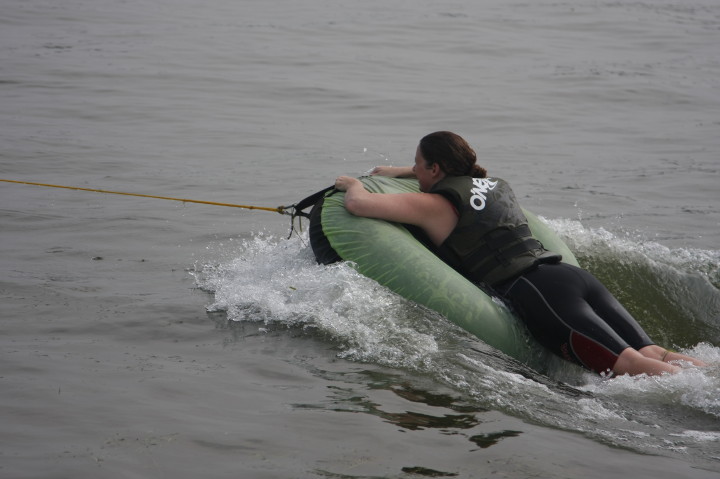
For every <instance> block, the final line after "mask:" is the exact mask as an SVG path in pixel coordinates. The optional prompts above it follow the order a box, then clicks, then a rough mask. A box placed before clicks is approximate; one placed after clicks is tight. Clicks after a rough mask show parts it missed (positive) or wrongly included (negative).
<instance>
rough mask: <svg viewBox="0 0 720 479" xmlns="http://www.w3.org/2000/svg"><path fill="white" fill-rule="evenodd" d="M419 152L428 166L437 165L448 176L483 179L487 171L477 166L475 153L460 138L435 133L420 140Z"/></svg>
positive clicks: (439, 132) (447, 133)
mask: <svg viewBox="0 0 720 479" xmlns="http://www.w3.org/2000/svg"><path fill="white" fill-rule="evenodd" d="M420 152H421V153H422V156H423V158H424V159H425V162H426V163H427V164H428V166H432V165H433V164H434V163H437V164H438V166H440V169H441V170H442V171H443V172H445V174H446V175H448V176H472V177H474V178H485V177H486V176H487V170H485V168H483V167H482V166H480V165H478V164H477V157H476V156H475V151H474V150H473V149H472V148H471V147H470V145H468V143H467V141H465V140H464V139H463V138H462V137H461V136H459V135H456V134H455V133H452V132H450V131H436V132H435V133H430V134H429V135H427V136H425V137H424V138H423V139H422V140H420Z"/></svg>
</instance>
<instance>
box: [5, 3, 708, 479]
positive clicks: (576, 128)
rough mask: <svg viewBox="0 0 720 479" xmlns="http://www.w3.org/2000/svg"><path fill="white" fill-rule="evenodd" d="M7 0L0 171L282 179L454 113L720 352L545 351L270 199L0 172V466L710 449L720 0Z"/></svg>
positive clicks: (163, 182)
mask: <svg viewBox="0 0 720 479" xmlns="http://www.w3.org/2000/svg"><path fill="white" fill-rule="evenodd" d="M0 12H1V13H0V178H3V179H10V180H20V181H31V182H41V183H50V184H57V185H70V186H78V187H85V188H101V189H105V190H116V191H130V192H135V193H143V194H151V195H160V196H172V197H181V198H191V199H198V200H207V201H219V202H225V203H240V204H245V205H257V206H270V207H274V206H278V205H287V204H291V203H293V202H296V201H298V200H299V199H301V198H303V197H304V196H306V195H308V194H310V193H312V192H314V191H316V190H319V189H321V188H323V187H325V186H328V185H329V184H331V183H332V181H333V179H334V178H335V177H336V176H338V175H340V174H352V175H360V174H362V173H364V172H366V171H367V170H369V169H370V168H372V167H373V166H375V165H378V164H395V165H405V164H410V163H411V162H412V159H413V155H414V150H415V145H416V144H417V141H418V140H419V138H420V137H422V136H423V135H424V134H426V133H428V132H431V131H435V130H439V129H448V130H453V131H456V132H457V133H459V134H461V135H463V136H465V137H466V138H467V139H468V140H469V141H470V143H471V144H472V145H473V146H474V147H475V149H476V151H477V153H478V157H479V158H480V161H481V163H482V164H483V165H484V166H486V167H487V168H488V170H489V171H490V173H491V174H493V175H495V176H501V177H503V178H506V179H507V180H509V181H510V182H511V184H513V186H514V188H515V190H516V193H517V194H518V196H519V197H520V199H521V201H522V202H523V205H524V206H526V207H527V208H529V209H531V210H532V211H534V212H535V213H538V214H540V215H542V216H543V217H544V218H546V219H547V220H548V222H549V223H550V224H551V226H553V227H554V228H555V229H556V230H557V231H558V233H559V234H560V235H561V236H562V237H563V239H565V241H566V242H567V243H568V245H569V246H570V247H571V249H573V251H574V252H575V253H576V254H577V256H578V258H579V260H580V262H581V263H582V264H583V265H584V266H586V267H587V268H589V269H590V270H591V271H593V272H594V273H595V274H597V275H598V276H599V277H601V279H603V281H605V282H606V283H607V284H608V286H609V287H610V288H611V289H612V290H613V292H614V293H615V294H616V295H618V297H620V298H621V299H622V300H623V302H624V303H625V304H626V305H627V306H628V308H629V309H630V310H631V311H632V312H633V313H634V314H635V315H636V316H637V317H638V320H639V321H640V322H641V323H642V325H643V326H644V327H645V328H646V329H647V330H648V331H649V332H650V334H651V335H652V336H653V337H654V338H655V339H656V340H657V341H658V342H659V343H661V344H663V345H665V346H670V347H675V348H677V349H680V350H684V351H687V352H690V353H692V354H695V355H697V356H699V357H701V358H703V359H705V360H707V361H709V362H710V363H712V365H711V366H710V367H709V368H707V369H705V370H693V369H688V370H686V371H683V373H681V374H680V375H678V376H675V377H671V378H635V379H630V378H618V379H613V380H601V379H599V378H596V377H594V376H592V375H590V374H588V373H585V372H583V371H581V370H578V369H576V368H574V367H572V366H570V365H567V364H563V363H560V362H557V361H554V360H552V359H550V360H549V361H548V363H547V366H546V367H545V368H542V370H537V369H536V370H532V369H529V368H527V367H526V366H523V365H520V364H516V363H515V362H513V361H512V360H510V359H508V358H506V357H504V356H502V355H500V354H498V353H496V352H494V351H492V350H489V348H487V347H486V346H485V345H483V344H482V343H481V342H480V341H478V340H477V339H475V338H473V337H471V336H469V335H467V334H466V333H464V332H463V331H461V330H458V329H457V328H455V327H453V326H452V325H451V324H449V323H448V322H447V321H445V320H444V319H443V318H441V317H438V316H437V315H435V314H433V313H432V312H429V311H426V310H423V309H421V308H418V307H417V306H416V305H414V304H411V303H408V302H406V301H404V300H403V299H402V298H398V297H396V296H394V295H392V294H391V293H389V292H388V291H386V290H384V289H383V288H381V287H379V286H378V285H377V284H375V283H373V282H372V281H369V280H367V279H366V278H363V277H361V276H359V275H358V274H357V273H355V272H354V271H353V270H352V268H350V267H349V266H348V265H335V266H332V267H322V266H318V265H316V264H315V263H314V261H313V258H312V253H311V251H310V249H309V246H308V244H307V238H306V237H305V236H303V235H300V236H298V235H296V236H293V238H291V239H290V240H287V239H286V236H287V234H288V231H289V220H288V218H287V217H285V216H280V215H277V214H276V213H270V212H258V211H248V210H243V209H231V208H224V207H219V206H203V205H193V204H183V203H180V202H170V201H163V200H155V199H147V198H145V199H143V198H131V197H121V196H113V195H104V194H99V193H90V192H80V191H71V190H64V189H56V188H49V187H38V186H29V185H17V184H10V183H0V201H1V203H0V215H1V218H2V220H1V223H0V224H1V225H2V226H1V228H0V238H1V241H0V248H2V249H1V254H0V265H1V266H2V271H3V277H2V279H1V280H0V291H2V305H1V306H0V312H1V313H2V316H1V322H0V328H2V329H1V331H2V336H1V338H2V339H0V341H2V350H1V351H2V352H1V354H2V356H1V358H2V359H1V360H0V401H1V407H0V421H1V423H2V425H3V426H2V432H1V433H0V477H9V478H10V477H12V478H30V477H33V478H34V477H91V476H92V477H98V476H101V477H123V478H124V477H230V476H232V477H253V478H255V477H257V478H271V477H272V478H275V477H277V478H280V477H282V478H285V477H334V478H366V477H388V478H411V477H579V476H583V477H591V478H592V477H598V478H600V477H609V476H612V475H619V474H632V475H633V476H635V477H693V478H696V477H698V478H699V477H718V476H720V369H718V364H720V293H719V292H718V288H719V287H720V270H719V266H718V265H719V264H720V250H719V249H718V246H717V240H718V237H720V208H718V200H719V199H720V194H719V189H718V186H717V185H718V178H719V175H718V170H719V169H720V162H719V160H718V152H719V151H720V56H718V53H717V52H718V46H720V4H718V3H717V2H714V1H710V0H705V1H700V0H689V1H683V2H680V1H675V2H664V1H659V2H624V1H620V2H597V1H586V0H581V1H575V2H568V3H563V2H528V3H520V2H517V3H516V2H505V1H500V0H494V1H490V0H488V1H476V2H470V1H465V0H460V1H455V2H445V3H436V2H427V1H416V2H405V1H395V2H377V1H366V2H349V1H338V2H327V1H321V0H309V1H306V2H289V1H275V2H260V1H230V0H217V1H211V2H190V1H188V0H172V1H171V0H157V1H154V2H140V1H137V0H128V1H124V2H110V1H107V0H96V1H93V2H83V1H81V0H62V1H41V0H23V1H20V0H4V1H3V2H2V10H0Z"/></svg>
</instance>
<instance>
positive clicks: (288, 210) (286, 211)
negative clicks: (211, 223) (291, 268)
mask: <svg viewBox="0 0 720 479" xmlns="http://www.w3.org/2000/svg"><path fill="white" fill-rule="evenodd" d="M0 181H3V182H5V183H16V184H20V185H33V186H45V187H48V188H63V189H66V190H76V191H91V192H93V193H107V194H111V195H123V196H138V197H140V198H155V199H158V200H171V201H181V202H183V203H199V204H203V205H215V206H229V207H232V208H245V209H248V210H261V211H273V212H275V213H280V214H281V215H289V216H290V234H289V235H288V238H290V236H292V234H293V232H294V231H295V218H297V217H304V218H310V215H309V214H308V213H305V212H304V211H303V210H304V209H306V208H308V207H310V206H314V205H315V203H316V202H317V201H318V200H319V199H320V197H322V196H323V195H324V194H325V193H326V192H327V191H329V190H331V189H333V188H334V187H333V186H330V187H328V188H325V189H323V190H321V191H318V192H317V193H315V194H313V195H310V196H308V197H307V198H305V199H303V200H301V201H299V202H297V203H294V204H292V205H288V206H276V207H275V208H272V207H268V206H253V205H236V204H233V203H219V202H217V201H203V200H191V199H188V198H172V197H169V196H156V195H145V194H141V193H126V192H124V191H109V190H99V189H96V188H81V187H79V186H64V185H51V184H48V183H35V182H32V181H17V180H6V179H2V178H0ZM299 230H300V231H302V223H301V222H299Z"/></svg>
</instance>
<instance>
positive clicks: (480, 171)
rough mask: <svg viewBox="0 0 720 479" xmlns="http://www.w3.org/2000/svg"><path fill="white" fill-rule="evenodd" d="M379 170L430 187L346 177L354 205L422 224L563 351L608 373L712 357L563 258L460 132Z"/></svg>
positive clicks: (433, 137)
mask: <svg viewBox="0 0 720 479" xmlns="http://www.w3.org/2000/svg"><path fill="white" fill-rule="evenodd" d="M372 174H377V175H384V176H393V177H415V178H417V180H418V182H419V184H420V191H421V192H420V193H399V194H379V193H369V192H368V191H367V190H365V188H364V186H363V184H362V183H361V182H360V181H358V180H357V179H356V178H352V177H347V176H341V177H339V178H337V180H336V181H335V188H337V189H338V190H340V191H345V192H346V194H345V207H346V208H347V210H348V211H349V212H350V213H352V214H354V215H357V216H365V217H369V218H378V219H383V220H387V221H393V222H398V223H406V224H412V225H415V226H418V227H420V228H421V229H422V230H423V231H424V232H425V233H426V234H427V236H428V238H429V239H430V241H431V242H432V243H433V244H434V245H435V246H436V247H437V251H436V254H438V255H439V256H440V257H441V258H442V259H443V260H444V261H446V262H447V263H448V264H449V265H450V266H452V267H453V268H455V269H456V270H458V271H459V272H460V273H462V274H463V275H464V276H466V277H467V278H468V279H470V280H471V281H473V282H474V283H476V284H480V283H482V284H483V285H487V286H490V287H492V288H493V289H494V290H495V291H497V292H498V294H500V295H501V296H502V297H503V298H505V299H506V300H507V301H509V303H510V304H512V306H513V308H514V309H515V311H516V312H517V314H518V315H519V316H520V318H521V319H522V320H523V321H524V322H525V324H527V326H528V329H529V330H530V332H531V334H532V335H533V336H534V337H535V338H536V339H537V340H538V341H539V342H540V343H541V344H543V345H544V346H545V347H547V348H549V349H551V350H552V351H553V352H554V353H555V354H558V355H559V356H561V357H563V358H565V359H567V360H569V361H573V362H576V363H578V364H580V365H582V366H584V367H586V368H588V369H591V370H594V371H596V372H598V373H600V374H603V375H605V374H642V373H646V374H652V375H656V374H662V373H676V372H678V371H679V370H680V369H681V368H680V367H679V366H678V365H675V364H670V363H671V362H673V361H680V360H682V361H688V362H690V363H692V364H694V365H696V366H704V365H705V364H704V363H703V362H702V361H700V360H698V359H695V358H691V357H689V356H685V355H682V354H679V353H675V352H671V351H668V350H666V349H664V348H661V347H660V346H657V345H655V344H654V343H653V342H652V340H650V338H649V337H648V335H647V334H646V333H645V332H644V331H643V330H642V328H641V327H640V325H639V324H638V323H637V322H636V321H635V319H634V318H633V317H632V316H631V315H630V314H629V313H628V312H627V311H626V310H625V309H624V308H623V307H622V306H621V305H620V303H619V302H618V301H617V300H616V299H615V298H614V297H613V296H612V294H610V292H609V291H608V290H607V289H606V288H605V287H604V286H603V285H602V284H601V283H600V282H599V281H598V280H597V279H596V278H595V277H594V276H592V275H591V274H590V273H588V272H587V271H585V270H583V269H580V268H577V267H575V266H572V265H568V264H566V263H561V262H560V259H561V258H560V256H559V255H557V254H554V253H552V252H550V251H547V250H545V249H544V248H543V246H542V244H541V243H540V242H539V241H537V240H536V239H534V238H533V237H532V235H531V233H530V230H529V228H528V227H527V220H526V218H525V216H524V215H523V213H522V210H521V209H520V206H519V205H518V203H517V201H516V199H515V196H514V194H513V192H512V189H511V188H510V186H509V185H508V184H507V183H506V182H505V181H504V180H502V179H500V178H487V172H486V170H485V169H484V168H482V167H481V166H479V165H478V164H477V163H476V156H475V152H474V151H473V149H472V148H471V147H470V146H469V145H468V144H467V142H465V140H464V139H462V138H461V137H460V136H458V135H456V134H454V133H451V132H447V131H440V132H435V133H431V134H430V135H427V136H426V137H424V138H423V139H422V140H421V141H420V144H419V145H418V147H417V152H416V154H415V165H414V166H412V167H389V166H384V167H377V168H375V169H374V170H373V172H372Z"/></svg>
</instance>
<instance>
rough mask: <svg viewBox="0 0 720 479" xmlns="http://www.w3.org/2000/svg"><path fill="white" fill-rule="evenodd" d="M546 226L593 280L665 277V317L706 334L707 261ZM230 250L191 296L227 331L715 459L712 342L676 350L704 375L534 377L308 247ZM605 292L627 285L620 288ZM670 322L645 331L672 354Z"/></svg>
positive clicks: (716, 362)
mask: <svg viewBox="0 0 720 479" xmlns="http://www.w3.org/2000/svg"><path fill="white" fill-rule="evenodd" d="M549 223H550V224H551V226H553V228H554V229H556V230H557V231H558V232H559V233H560V234H561V236H562V237H563V239H564V240H565V241H566V242H567V243H568V245H569V246H570V247H571V249H573V250H574V251H576V252H577V254H578V257H579V258H580V260H581V262H584V263H588V264H590V265H591V267H592V268H591V269H595V271H593V272H594V273H596V274H597V270H600V275H602V273H603V271H602V268H603V267H607V265H610V264H612V263H621V264H622V265H623V267H624V268H626V270H627V271H630V272H631V273H632V274H631V275H630V277H631V278H637V277H642V276H643V275H648V274H649V275H656V276H657V275H660V276H661V277H662V278H663V280H667V279H668V278H671V279H672V282H673V284H674V285H675V287H677V288H681V289H682V291H683V293H682V294H679V295H678V297H679V298H680V299H681V301H683V303H682V304H680V305H679V306H678V307H677V308H676V311H675V312H674V313H673V314H675V315H676V316H678V317H682V314H683V311H687V310H692V311H695V313H697V314H698V318H699V319H696V320H695V323H693V324H700V325H701V326H702V327H703V328H705V330H706V331H710V332H711V333H712V334H716V332H717V330H718V325H717V323H716V321H717V316H718V315H717V311H718V310H720V309H718V306H717V305H718V304H720V303H718V300H717V298H718V290H717V288H716V287H715V286H713V285H712V284H711V283H712V282H714V281H716V279H712V278H717V266H718V261H717V259H718V255H717V252H712V251H711V252H703V251H694V252H686V253H687V254H685V255H683V254H682V252H675V253H680V254H675V253H673V252H669V251H667V250H664V249H663V248H662V247H661V246H660V245H648V244H638V243H633V242H631V241H627V240H621V239H618V238H616V237H615V236H613V235H612V234H610V233H608V232H606V231H588V230H586V229H584V228H582V227H581V226H580V225H579V224H578V223H577V222H567V221H551V222H549ZM239 243H240V244H239V246H237V247H233V248H231V249H230V250H228V249H225V250H224V251H222V254H223V255H224V257H225V259H223V260H220V261H218V262H215V263H211V264H210V263H209V264H203V265H199V266H198V267H197V271H196V272H195V277H196V282H197V284H198V286H199V287H200V288H202V289H204V290H207V291H210V292H212V293H213V294H214V302H213V303H212V304H211V305H210V306H209V307H208V310H209V311H225V312H226V314H227V317H228V319H229V320H231V321H256V322H257V321H260V322H263V323H265V324H266V325H275V326H284V327H289V328H303V329H304V330H306V331H307V332H308V333H309V334H313V335H317V336H318V337H320V338H323V340H326V341H328V342H330V343H331V344H332V345H333V346H334V347H336V348H337V349H338V350H339V353H338V356H339V357H341V358H344V359H346V360H349V361H356V362H370V363H374V364H379V365H383V366H387V367H391V368H397V369H401V370H410V371H412V372H414V373H419V374H421V375H424V376H427V377H429V378H431V379H432V380H433V381H437V382H438V383H441V384H443V385H445V386H450V387H451V388H453V389H454V390H456V391H458V393H459V394H461V395H462V396H463V397H465V398H466V399H467V400H471V401H474V402H476V403H477V404H478V406H480V407H484V408H494V409H499V410H501V411H503V412H505V413H508V414H511V415H514V416H517V417H521V418H523V419H527V420H530V421H533V422H537V423H541V424H545V425H547V426H550V427H557V428H562V429H566V430H570V431H577V432H581V433H583V434H585V435H587V436H589V437H594V438H596V439H598V440H600V441H602V442H605V443H609V444H613V445H616V446H622V447H628V448H631V449H634V450H638V451H640V452H646V453H662V454H679V455H682V456H683V457H685V458H686V459H687V458H688V456H689V457H690V458H691V460H692V459H693V458H696V459H697V460H698V461H707V460H711V461H715V460H718V459H720V457H718V456H720V455H719V454H718V453H717V452H716V451H717V450H718V446H719V445H720V348H718V347H717V346H715V344H718V337H720V336H717V335H716V336H714V337H712V338H710V339H709V340H707V338H705V339H706V340H705V341H696V342H695V343H694V344H692V345H688V346H686V347H683V348H679V349H680V350H681V351H683V352H686V353H688V354H690V355H693V356H696V357H698V358H700V359H702V360H704V361H706V362H708V363H710V364H711V366H710V367H708V368H703V369H697V368H690V367H688V368H687V369H686V370H684V371H683V372H681V373H680V374H677V375H675V376H664V377H645V376H639V377H618V378H614V379H612V380H607V379H603V378H600V377H598V376H595V375H593V374H591V373H588V372H585V371H583V370H581V369H579V368H577V367H576V366H574V365H571V364H569V363H566V362H563V361H561V360H559V359H551V360H550V366H549V370H548V371H547V374H546V375H543V374H539V373H537V372H535V371H532V370H530V369H529V368H528V367H526V366H525V365H522V364H519V363H517V361H515V360H513V359H512V358H509V357H507V356H505V355H503V354H502V353H500V352H497V351H494V350H492V348H490V347H488V346H487V345H485V344H484V343H482V342H481V341H480V340H478V339H477V338H475V337H474V336H471V335H470V334H468V333H466V332H465V331H463V330H461V329H460V328H458V327H457V326H455V325H454V324H452V323H450V322H449V321H447V320H445V319H444V318H442V317H441V316H440V315H438V314H436V313H434V312H432V311H429V310H427V309H426V308H423V307H421V306H418V305H417V304H415V303H412V302H409V301H407V300H405V299H404V298H402V297H399V296H398V295H396V294H394V293H392V292H391V291H389V290H388V289H386V288H384V287H382V286H380V285H379V284H378V283H376V282H374V281H372V280H370V279H368V278H366V277H364V276H362V275H360V274H359V273H357V272H356V271H355V270H354V269H353V268H352V265H350V264H347V263H339V264H335V265H330V266H322V265H318V264H317V263H316V262H315V260H314V257H313V254H312V251H311V250H310V248H309V246H307V240H306V239H303V238H298V237H294V238H292V239H291V240H278V239H275V238H272V237H266V236H264V235H256V236H254V237H252V238H250V239H245V240H243V241H241V242H239ZM670 253H672V254H670ZM670 256H672V257H670ZM713 275H715V276H713ZM632 280H634V279H632ZM698 284H699V285H701V287H700V288H698ZM614 286H615V287H616V288H624V287H627V285H626V284H625V283H622V282H621V283H619V284H615V285H614ZM698 289H699V290H698ZM698 295H699V296H702V295H705V296H706V297H705V301H704V306H702V307H704V308H706V309H704V310H703V309H702V307H701V305H689V304H686V303H688V302H695V301H696V298H697V297H698ZM631 311H632V312H633V314H636V315H638V311H636V310H631ZM678 311H679V312H678ZM640 313H641V314H639V315H638V316H643V315H642V311H641V312H640ZM640 319H641V320H642V318H640ZM659 321H660V323H662V321H663V318H660V320H659ZM675 321H678V320H677V319H675ZM680 321H682V322H681V324H674V325H672V326H668V325H662V324H655V323H653V324H652V328H654V330H656V331H661V332H663V334H662V335H661V336H663V339H667V340H669V341H670V342H671V343H673V344H680V343H682V342H683V341H687V338H686V337H685V336H683V335H682V334H681V333H682V332H683V331H684V330H685V329H689V328H688V322H689V320H688V319H687V318H685V319H681V320H680ZM641 322H642V321H641ZM643 326H645V324H643ZM663 328H664V329H663Z"/></svg>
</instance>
